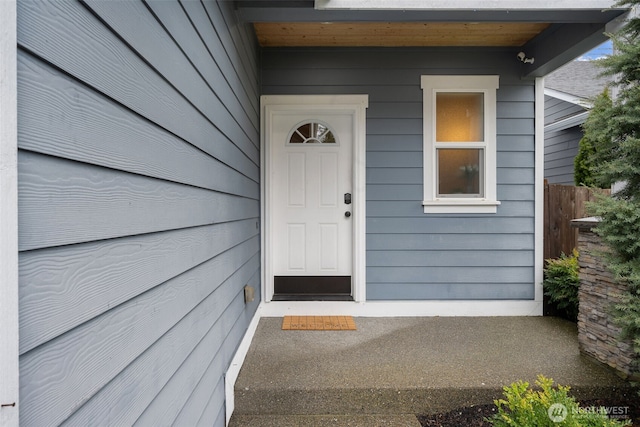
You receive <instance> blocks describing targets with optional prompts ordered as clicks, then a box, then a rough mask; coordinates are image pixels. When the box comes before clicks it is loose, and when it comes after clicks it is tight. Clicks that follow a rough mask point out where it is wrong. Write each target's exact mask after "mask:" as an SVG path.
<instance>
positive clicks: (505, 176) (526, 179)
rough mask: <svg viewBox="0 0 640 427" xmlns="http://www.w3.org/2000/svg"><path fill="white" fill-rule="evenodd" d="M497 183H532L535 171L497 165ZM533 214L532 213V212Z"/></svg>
mask: <svg viewBox="0 0 640 427" xmlns="http://www.w3.org/2000/svg"><path fill="white" fill-rule="evenodd" d="M496 175H497V179H498V184H529V185H534V183H535V177H534V175H535V173H534V169H533V167H531V168H526V169H525V168H505V167H498V170H497V172H496ZM532 214H533V213H532Z"/></svg>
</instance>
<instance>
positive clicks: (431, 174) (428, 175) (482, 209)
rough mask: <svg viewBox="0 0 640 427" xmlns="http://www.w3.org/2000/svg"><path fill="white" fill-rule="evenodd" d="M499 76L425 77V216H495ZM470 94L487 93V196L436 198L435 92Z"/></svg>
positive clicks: (485, 178)
mask: <svg viewBox="0 0 640 427" xmlns="http://www.w3.org/2000/svg"><path fill="white" fill-rule="evenodd" d="M498 83H499V76H422V78H421V87H422V96H423V98H422V99H423V106H422V108H423V156H424V162H423V165H424V167H423V173H424V177H423V183H424V199H423V202H422V205H423V206H424V213H496V212H497V210H498V205H500V202H499V201H498V200H497V182H496V171H497V161H496V156H497V154H496V143H497V128H496V110H497V99H496V90H497V89H498ZM443 91H444V92H447V91H451V92H455V91H471V92H482V93H483V94H484V129H485V144H486V146H485V152H484V161H485V164H484V171H485V175H484V192H483V194H484V197H483V198H469V197H464V198H462V197H461V198H455V197H446V198H445V197H442V198H439V197H437V191H436V176H435V174H436V155H435V154H436V146H435V94H436V92H443Z"/></svg>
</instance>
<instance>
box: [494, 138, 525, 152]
mask: <svg viewBox="0 0 640 427" xmlns="http://www.w3.org/2000/svg"><path fill="white" fill-rule="evenodd" d="M496 147H497V150H498V152H500V151H531V152H533V151H534V147H535V144H534V136H533V135H498V136H497V142H496Z"/></svg>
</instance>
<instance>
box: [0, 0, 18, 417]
mask: <svg viewBox="0 0 640 427" xmlns="http://www.w3.org/2000/svg"><path fill="white" fill-rule="evenodd" d="M16 46H17V29H16V1H15V0H8V1H7V0H4V1H0V325H1V326H2V327H0V404H1V405H2V407H0V425H2V426H9V427H14V426H18V419H19V417H18V411H19V402H18V399H19V387H18V380H19V374H18V354H19V347H18V345H19V343H18V157H17V156H18V107H17V85H18V76H17V48H16ZM6 405H11V406H6Z"/></svg>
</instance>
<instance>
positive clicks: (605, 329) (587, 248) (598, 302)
mask: <svg viewBox="0 0 640 427" xmlns="http://www.w3.org/2000/svg"><path fill="white" fill-rule="evenodd" d="M594 225H595V223H594V222H593V220H576V221H574V226H577V227H579V228H580V232H579V235H578V252H579V253H580V258H579V263H580V291H579V292H578V298H579V301H580V310H579V313H578V342H579V344H580V351H582V352H583V353H584V354H586V355H588V356H590V357H593V358H595V359H596V360H598V361H600V362H602V363H605V364H607V365H609V366H610V367H612V368H614V369H615V370H616V371H617V372H618V374H619V375H621V376H622V377H623V378H629V377H632V378H633V379H638V378H640V372H638V371H637V370H634V367H633V366H634V364H633V361H634V360H635V357H636V356H635V354H634V352H633V350H632V348H631V345H630V343H629V342H624V341H622V342H621V341H620V340H619V339H618V337H619V336H620V328H619V327H618V326H616V325H615V324H613V322H612V319H611V316H610V315H609V307H611V306H612V305H613V304H615V303H617V302H618V301H620V296H621V295H623V294H624V293H625V292H626V286H624V285H621V284H619V283H617V282H616V281H615V280H614V278H613V275H612V274H611V272H609V270H608V269H607V268H606V264H605V260H604V259H603V257H602V254H603V253H604V252H605V251H607V250H608V247H607V246H606V245H604V244H603V242H602V240H601V239H600V236H598V235H597V234H595V233H594V232H593V231H591V227H593V226H594Z"/></svg>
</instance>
